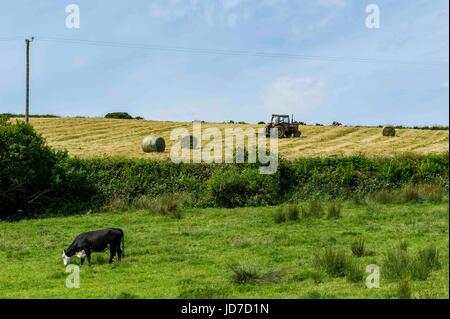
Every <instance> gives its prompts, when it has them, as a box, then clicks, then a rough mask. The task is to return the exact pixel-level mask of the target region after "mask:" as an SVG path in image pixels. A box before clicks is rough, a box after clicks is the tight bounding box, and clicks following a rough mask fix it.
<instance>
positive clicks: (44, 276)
mask: <svg viewBox="0 0 450 319" xmlns="http://www.w3.org/2000/svg"><path fill="white" fill-rule="evenodd" d="M277 209H278V208H277V207H265V208H239V209H187V210H184V211H183V218H182V219H180V220H177V219H172V218H170V217H168V216H161V215H155V214H152V213H150V212H147V211H127V212H103V213H96V214H86V215H82V216H73V217H58V218H47V219H38V220H22V221H20V222H14V223H7V222H0V234H1V237H0V287H1V289H0V298H233V297H235V298H397V281H396V280H393V279H387V278H385V277H383V274H384V273H383V260H384V258H385V255H386V253H387V252H388V251H389V250H390V249H392V248H393V247H397V246H398V245H399V243H400V241H406V243H407V244H408V252H410V253H411V254H414V253H415V252H416V251H418V250H419V249H421V248H423V247H425V246H427V245H430V244H434V245H435V246H436V247H437V249H438V252H439V254H440V257H439V261H440V263H441V267H440V269H438V270H435V271H433V272H432V273H431V275H430V276H429V277H428V278H427V279H426V280H423V281H420V280H416V281H414V283H413V286H412V293H413V297H414V298H448V296H449V286H448V278H449V272H448V251H449V247H448V202H447V203H442V204H430V203H421V204H403V205H380V204H369V205H368V204H362V205H355V204H351V203H346V204H345V205H344V208H343V211H342V215H341V217H340V218H337V219H326V218H324V217H322V218H308V219H302V220H298V221H290V222H286V223H281V224H277V223H275V221H274V215H275V213H276V211H277ZM112 226H115V227H121V228H123V229H124V231H125V252H126V256H125V259H123V260H122V261H121V262H114V263H113V264H112V265H110V264H108V263H107V258H108V254H107V253H104V254H95V255H94V258H93V265H92V266H91V267H89V266H86V265H84V266H82V268H81V275H80V276H81V283H80V285H81V287H80V288H79V289H68V288H66V286H65V278H66V275H67V274H66V273H65V267H64V266H63V264H62V258H61V252H62V250H63V249H64V248H66V247H67V246H68V245H69V244H70V242H71V241H72V240H73V238H74V237H75V236H76V235H77V234H78V233H80V232H83V231H87V230H93V229H99V228H105V227H112ZM358 238H363V239H364V240H365V242H366V246H367V249H368V250H369V251H370V252H371V254H369V255H368V256H365V257H360V258H356V257H352V258H354V259H355V261H356V262H357V263H359V264H360V265H362V266H364V267H365V266H366V265H367V264H377V265H380V266H381V287H380V288H379V289H367V288H365V284H364V280H361V281H359V282H355V283H354V282H350V281H349V280H347V279H346V278H345V277H336V278H335V277H332V276H330V275H327V274H324V273H323V271H321V270H318V269H317V268H316V267H315V266H314V263H313V260H314V255H315V254H316V253H318V252H320V251H321V250H322V249H324V248H326V247H331V248H340V249H343V250H344V251H345V252H346V253H348V254H349V255H352V252H351V248H350V247H351V244H352V243H353V242H354V241H355V240H356V239H358ZM77 262H78V261H77ZM234 263H236V264H243V265H247V266H252V267H255V268H256V269H258V271H261V272H263V273H270V272H274V273H277V274H278V275H279V276H278V278H277V280H273V281H268V282H257V283H247V284H237V283H234V282H232V281H231V277H232V273H233V272H232V270H231V268H230V265H231V264H234ZM311 272H313V273H318V274H319V275H317V274H316V275H317V276H318V277H320V280H313V279H311V278H312V277H311V276H309V275H308V274H310V273H311Z"/></svg>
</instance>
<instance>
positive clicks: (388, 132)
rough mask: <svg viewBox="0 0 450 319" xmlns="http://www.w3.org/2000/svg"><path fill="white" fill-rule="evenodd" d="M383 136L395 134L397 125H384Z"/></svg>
mask: <svg viewBox="0 0 450 319" xmlns="http://www.w3.org/2000/svg"><path fill="white" fill-rule="evenodd" d="M383 136H395V127H393V126H392V125H386V126H385V127H383Z"/></svg>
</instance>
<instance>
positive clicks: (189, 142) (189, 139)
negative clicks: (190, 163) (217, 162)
mask: <svg viewBox="0 0 450 319" xmlns="http://www.w3.org/2000/svg"><path fill="white" fill-rule="evenodd" d="M197 144H198V141H197V138H196V137H195V136H192V135H186V136H184V137H183V138H182V139H181V147H182V148H188V149H194V148H197Z"/></svg>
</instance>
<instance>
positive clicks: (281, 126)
mask: <svg viewBox="0 0 450 319" xmlns="http://www.w3.org/2000/svg"><path fill="white" fill-rule="evenodd" d="M275 127H276V128H278V138H283V137H300V135H301V134H302V133H301V132H300V130H299V129H298V127H299V123H298V122H294V116H293V115H292V117H291V119H289V115H281V114H273V115H272V119H271V121H270V123H267V125H266V128H265V130H266V137H270V129H271V128H275Z"/></svg>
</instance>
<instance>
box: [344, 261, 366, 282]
mask: <svg viewBox="0 0 450 319" xmlns="http://www.w3.org/2000/svg"><path fill="white" fill-rule="evenodd" d="M345 276H346V277H347V280H348V281H350V282H361V281H362V280H363V278H364V269H363V267H362V266H361V265H360V264H359V263H358V262H357V261H355V260H349V261H348V263H347V265H346V267H345Z"/></svg>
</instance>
